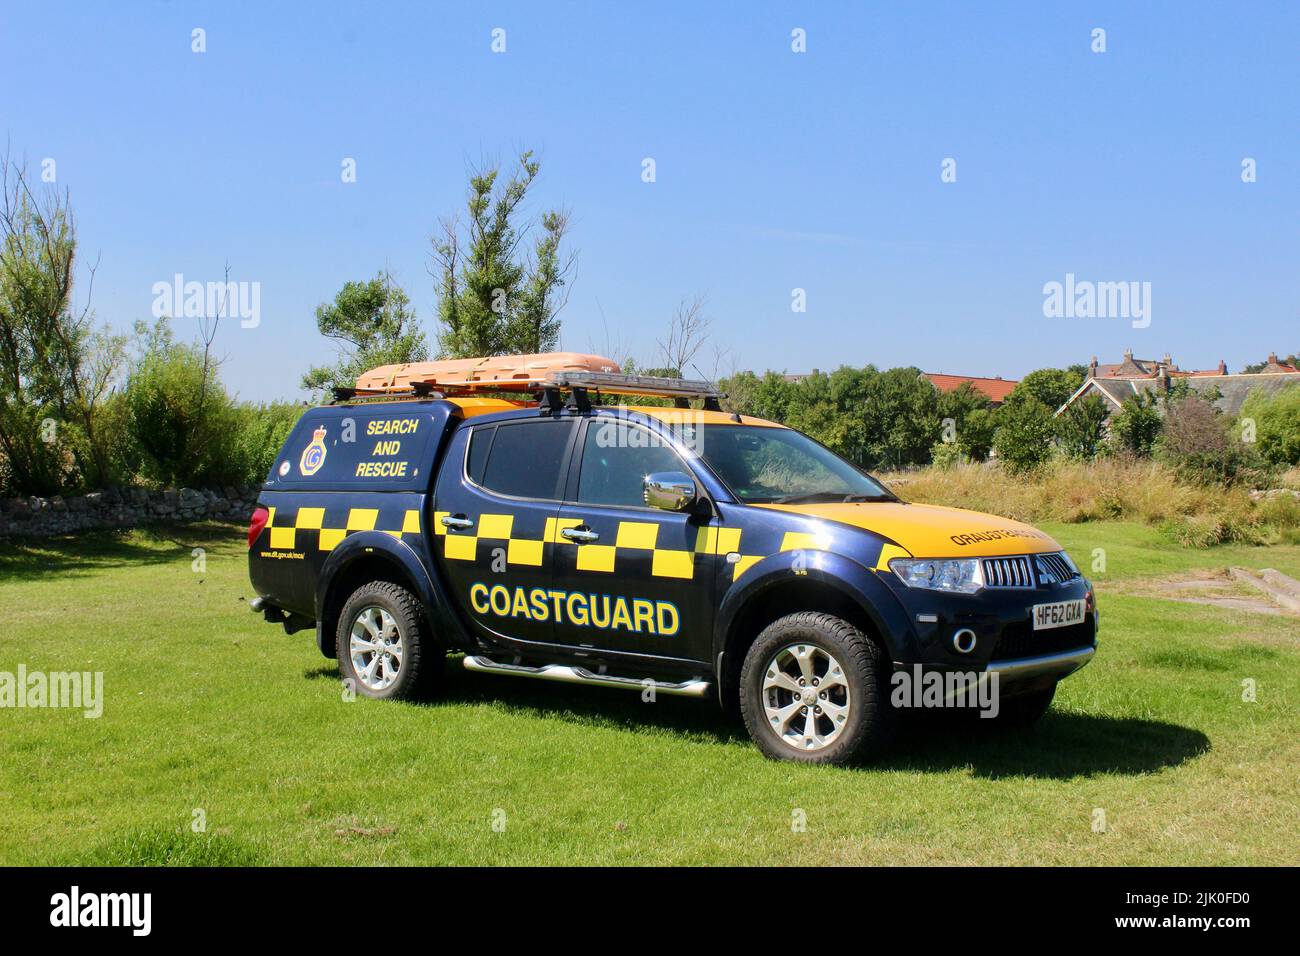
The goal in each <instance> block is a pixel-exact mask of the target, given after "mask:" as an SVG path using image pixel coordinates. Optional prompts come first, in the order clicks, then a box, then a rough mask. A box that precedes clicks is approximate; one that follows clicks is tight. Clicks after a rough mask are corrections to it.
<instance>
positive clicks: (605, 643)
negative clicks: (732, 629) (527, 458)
mask: <svg viewBox="0 0 1300 956" xmlns="http://www.w3.org/2000/svg"><path fill="white" fill-rule="evenodd" d="M578 437H579V441H578V448H577V450H576V451H575V454H576V455H577V456H578V460H577V462H576V463H575V466H574V467H573V468H572V469H571V470H570V476H569V488H568V493H567V495H566V502H565V504H564V506H563V507H562V508H561V509H560V521H559V537H558V540H557V543H556V547H555V558H554V562H555V567H554V575H553V579H552V581H553V584H552V587H553V588H554V589H555V590H557V591H560V592H563V596H562V598H561V600H562V601H563V607H562V612H563V613H561V614H560V615H559V617H558V620H557V624H556V641H557V642H558V643H561V644H568V645H573V646H580V647H590V648H593V649H596V650H608V651H617V652H621V653H633V654H653V655H656V656H664V657H675V658H681V659H691V660H702V661H707V660H709V657H710V653H711V652H710V647H711V642H712V630H713V582H714V577H715V574H714V571H715V568H714V565H715V563H716V560H717V559H716V557H715V556H714V555H711V554H710V553H709V551H710V550H716V549H708V548H702V547H701V542H704V541H707V540H708V539H709V538H708V533H707V529H708V528H709V525H710V520H709V519H708V518H699V517H695V516H692V515H687V514H682V513H676V512H669V511H662V510H660V509H658V508H651V507H647V506H646V504H645V499H644V494H643V486H642V480H643V478H644V477H645V476H646V475H648V474H653V473H655V472H671V471H677V472H683V473H685V474H687V475H690V474H691V471H690V469H689V468H688V467H687V466H686V464H685V462H684V461H683V460H682V458H681V456H680V455H678V454H677V452H676V451H675V450H673V448H672V447H671V446H670V445H668V444H667V443H665V442H664V441H663V440H662V439H661V438H660V437H659V436H658V435H657V434H656V433H654V432H651V431H650V430H649V429H648V428H646V427H644V426H642V425H640V424H636V423H630V422H627V421H625V420H623V419H614V418H612V417H606V416H600V417H596V418H592V419H590V420H589V421H587V422H586V424H585V433H584V434H582V435H580V436H578ZM702 529H703V530H702Z"/></svg>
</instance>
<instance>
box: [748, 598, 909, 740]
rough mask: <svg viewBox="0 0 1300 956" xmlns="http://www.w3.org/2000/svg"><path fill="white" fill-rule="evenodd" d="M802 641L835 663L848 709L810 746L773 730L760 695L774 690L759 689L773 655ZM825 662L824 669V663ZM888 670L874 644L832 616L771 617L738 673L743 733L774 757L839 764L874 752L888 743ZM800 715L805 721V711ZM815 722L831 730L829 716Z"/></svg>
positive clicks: (890, 724)
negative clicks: (822, 740) (825, 738)
mask: <svg viewBox="0 0 1300 956" xmlns="http://www.w3.org/2000/svg"><path fill="white" fill-rule="evenodd" d="M804 645H811V646H812V647H815V648H820V649H821V651H823V652H825V654H826V655H828V656H829V657H830V658H832V659H834V660H835V661H838V662H839V663H840V665H841V668H842V670H843V680H844V684H845V685H846V686H847V691H848V697H847V698H846V699H847V701H848V703H849V707H848V714H847V716H846V717H845V722H844V724H843V725H842V726H841V727H839V728H838V732H837V733H836V734H835V735H834V736H833V738H832V739H830V740H829V742H828V743H826V744H825V745H824V746H817V747H815V749H800V747H799V746H796V745H795V744H794V743H792V742H791V741H790V740H788V739H787V738H786V737H785V736H784V735H783V734H782V733H781V732H779V731H778V730H775V729H773V727H772V725H771V718H770V717H769V716H768V712H767V709H766V701H767V696H766V695H767V694H769V693H771V694H777V693H778V692H777V691H775V690H773V691H765V690H764V687H763V683H764V680H765V679H766V678H767V676H768V675H769V674H770V673H772V671H771V668H772V667H773V666H774V665H775V664H776V662H777V660H778V656H779V655H781V654H782V653H784V652H787V651H789V650H790V649H793V648H797V647H800V646H804ZM826 666H827V668H828V669H829V665H828V664H827V665H826ZM889 670H890V668H889V663H888V658H887V657H886V656H885V654H884V653H883V652H882V651H881V649H880V647H879V646H878V645H876V644H875V643H874V642H873V641H872V640H871V639H870V638H869V637H867V636H866V635H865V634H863V633H862V632H861V631H859V630H858V629H857V628H856V627H854V626H853V625H852V624H850V623H848V622H847V621H845V620H842V619H841V618H838V617H835V616H834V615H833V614H824V613H820V612H816V611H801V612H799V613H797V614H789V615H786V616H785V617H783V618H780V619H778V620H776V621H773V622H772V623H771V624H769V625H768V626H767V627H766V628H764V629H763V632H762V633H761V634H759V635H758V638H757V640H755V641H754V643H753V645H751V646H750V648H749V651H748V652H747V653H746V654H745V663H744V666H743V667H742V668H741V672H740V710H741V713H742V715H743V716H744V718H745V726H746V728H747V729H748V730H749V736H750V737H751V738H753V740H754V743H755V744H757V745H758V749H759V750H761V751H762V752H763V753H764V754H765V755H766V756H768V757H771V758H772V759H774V760H794V761H798V762H801V763H825V764H839V763H847V762H849V761H851V760H854V759H858V758H862V757H865V756H867V755H869V754H872V753H875V752H877V751H879V750H880V749H882V748H883V747H884V746H885V744H886V743H888V741H889V738H890V736H891V733H892V730H893V725H894V720H893V713H892V711H891V709H890V706H889ZM826 676H827V672H825V671H824V672H822V673H821V675H820V677H821V678H825V677H826ZM784 699H785V698H784V697H781V696H778V697H777V698H776V700H777V702H779V701H780V700H784ZM794 703H796V702H791V703H790V704H787V705H786V706H792V705H793V704H794ZM802 715H803V718H802V719H804V720H806V719H807V716H806V711H803V712H802ZM799 719H800V717H798V716H796V717H792V718H791V720H792V721H796V720H799ZM826 721H830V723H829V724H827V723H826ZM815 723H816V726H817V727H818V728H820V727H821V726H829V727H831V729H832V730H834V729H835V728H834V723H833V720H832V719H831V718H830V717H829V715H828V716H827V717H826V718H825V720H823V719H822V718H815ZM827 736H830V735H827ZM807 739H808V738H804V740H807Z"/></svg>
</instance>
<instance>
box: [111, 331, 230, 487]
mask: <svg viewBox="0 0 1300 956" xmlns="http://www.w3.org/2000/svg"><path fill="white" fill-rule="evenodd" d="M135 331H136V336H137V339H138V341H139V343H140V344H139V355H138V357H137V358H136V360H135V361H134V363H133V365H132V368H131V372H130V374H129V375H128V376H127V380H126V389H125V390H124V399H125V406H126V413H127V420H128V423H129V428H130V433H131V434H132V435H133V436H134V439H135V442H136V445H137V447H138V448H139V451H140V453H141V454H140V459H139V462H138V468H139V471H140V473H141V474H142V475H143V476H144V477H145V478H148V479H149V480H151V481H153V482H155V483H157V484H160V485H194V484H202V483H207V482H211V481H217V482H223V481H228V480H239V478H238V476H237V471H238V469H237V468H236V467H235V465H234V462H233V461H232V458H233V457H234V456H233V455H232V449H234V448H235V447H236V441H237V436H238V432H239V424H240V423H239V419H238V414H237V411H236V406H235V404H234V402H233V401H231V399H230V396H229V395H227V394H226V392H225V390H224V389H223V388H222V387H221V383H220V382H219V381H218V380H217V379H216V370H215V368H212V367H211V366H210V365H209V364H208V361H207V359H206V358H205V355H204V349H202V348H200V347H199V346H197V345H188V344H185V343H182V342H177V341H176V339H175V337H174V335H173V334H172V329H171V323H170V322H169V320H168V319H166V318H162V319H159V320H158V322H157V324H155V325H154V326H152V327H150V326H148V325H147V324H145V323H143V322H137V323H136V326H135Z"/></svg>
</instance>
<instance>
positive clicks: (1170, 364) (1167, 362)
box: [1165, 352, 1174, 368]
mask: <svg viewBox="0 0 1300 956" xmlns="http://www.w3.org/2000/svg"><path fill="white" fill-rule="evenodd" d="M1173 365H1174V360H1173V359H1172V358H1170V357H1169V353H1168V352H1166V353H1165V367H1166V368H1173Z"/></svg>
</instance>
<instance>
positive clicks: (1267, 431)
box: [1241, 376, 1300, 465]
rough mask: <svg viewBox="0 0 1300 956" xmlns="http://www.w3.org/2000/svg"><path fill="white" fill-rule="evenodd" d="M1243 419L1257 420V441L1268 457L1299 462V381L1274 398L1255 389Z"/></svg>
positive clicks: (1280, 462) (1278, 461) (1286, 462)
mask: <svg viewBox="0 0 1300 956" xmlns="http://www.w3.org/2000/svg"><path fill="white" fill-rule="evenodd" d="M1296 377H1297V378H1300V376H1296ZM1241 419H1242V420H1243V421H1245V420H1246V419H1249V420H1251V421H1253V422H1254V426H1255V443H1256V445H1257V447H1258V448H1259V453H1260V454H1261V455H1262V456H1263V457H1264V458H1265V459H1266V460H1268V461H1269V462H1271V463H1272V464H1274V465H1300V383H1298V384H1296V385H1293V386H1291V387H1289V388H1285V389H1283V390H1282V391H1280V392H1278V393H1277V394H1275V395H1273V396H1271V397H1270V396H1268V395H1264V394H1263V393H1262V392H1259V391H1258V390H1257V391H1255V392H1252V393H1251V394H1250V396H1249V397H1248V398H1247V399H1246V402H1245V404H1244V405H1242V407H1241Z"/></svg>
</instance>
